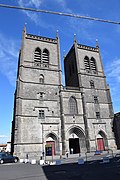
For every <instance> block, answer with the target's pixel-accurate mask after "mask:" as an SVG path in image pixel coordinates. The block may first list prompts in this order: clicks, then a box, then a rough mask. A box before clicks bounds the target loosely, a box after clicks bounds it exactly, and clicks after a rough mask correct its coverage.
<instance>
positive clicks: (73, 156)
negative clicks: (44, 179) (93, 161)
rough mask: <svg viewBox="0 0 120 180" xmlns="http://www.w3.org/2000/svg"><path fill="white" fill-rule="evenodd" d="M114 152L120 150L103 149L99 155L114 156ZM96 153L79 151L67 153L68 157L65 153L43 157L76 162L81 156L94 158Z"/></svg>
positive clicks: (117, 152) (119, 152) (49, 159)
mask: <svg viewBox="0 0 120 180" xmlns="http://www.w3.org/2000/svg"><path fill="white" fill-rule="evenodd" d="M116 154H120V150H114V151H111V150H109V151H103V152H102V153H101V154H100V155H99V157H100V158H102V157H104V156H110V157H112V156H115V155H116ZM96 156H98V155H95V151H94V152H90V153H81V154H69V155H68V158H67V157H66V155H62V156H59V155H55V156H46V157H45V160H46V161H55V160H61V162H77V161H78V159H80V158H83V159H85V160H86V158H87V159H89V158H90V157H91V158H94V157H96Z"/></svg>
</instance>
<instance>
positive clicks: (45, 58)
mask: <svg viewBox="0 0 120 180" xmlns="http://www.w3.org/2000/svg"><path fill="white" fill-rule="evenodd" d="M42 63H43V64H44V65H45V67H48V65H49V51H48V50H47V49H44V50H43V53H42Z"/></svg>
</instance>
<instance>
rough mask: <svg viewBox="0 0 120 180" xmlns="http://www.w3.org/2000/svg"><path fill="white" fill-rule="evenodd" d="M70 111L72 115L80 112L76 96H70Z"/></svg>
mask: <svg viewBox="0 0 120 180" xmlns="http://www.w3.org/2000/svg"><path fill="white" fill-rule="evenodd" d="M69 111H70V114H72V115H75V114H78V109H77V101H76V99H75V98H74V97H70V99H69Z"/></svg>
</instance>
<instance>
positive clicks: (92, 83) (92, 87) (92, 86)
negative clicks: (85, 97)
mask: <svg viewBox="0 0 120 180" xmlns="http://www.w3.org/2000/svg"><path fill="white" fill-rule="evenodd" d="M90 87H91V89H94V88H95V85H94V81H93V80H91V81H90Z"/></svg>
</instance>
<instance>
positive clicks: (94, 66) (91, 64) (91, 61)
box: [90, 57, 97, 72]
mask: <svg viewBox="0 0 120 180" xmlns="http://www.w3.org/2000/svg"><path fill="white" fill-rule="evenodd" d="M90 67H91V70H92V71H94V72H96V71H97V68H96V61H95V59H94V58H93V57H92V58H91V60H90Z"/></svg>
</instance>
